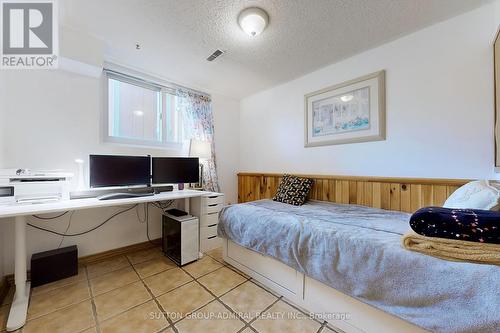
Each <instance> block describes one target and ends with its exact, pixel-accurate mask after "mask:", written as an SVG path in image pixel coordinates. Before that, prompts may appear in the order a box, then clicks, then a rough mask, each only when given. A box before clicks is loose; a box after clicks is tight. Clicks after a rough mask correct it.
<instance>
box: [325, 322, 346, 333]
mask: <svg viewBox="0 0 500 333" xmlns="http://www.w3.org/2000/svg"><path fill="white" fill-rule="evenodd" d="M329 325H330V324H329ZM321 333H345V332H344V331H343V330H341V329H340V328H334V329H332V328H331V327H328V326H325V328H323V330H322V331H321Z"/></svg>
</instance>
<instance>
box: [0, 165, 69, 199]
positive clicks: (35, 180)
mask: <svg viewBox="0 0 500 333" xmlns="http://www.w3.org/2000/svg"><path fill="white" fill-rule="evenodd" d="M72 177H73V174H71V173H65V172H53V171H29V170H22V169H18V170H0V204H15V203H17V204H22V203H47V202H54V201H60V200H69V190H70V182H71V178H72Z"/></svg>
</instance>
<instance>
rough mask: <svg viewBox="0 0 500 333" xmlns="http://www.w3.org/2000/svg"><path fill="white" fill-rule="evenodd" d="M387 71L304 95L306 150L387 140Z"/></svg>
mask: <svg viewBox="0 0 500 333" xmlns="http://www.w3.org/2000/svg"><path fill="white" fill-rule="evenodd" d="M385 114H386V110H385V70H381V71H378V72H375V73H371V74H368V75H365V76H362V77H358V78H356V79H353V80H350V81H346V82H343V83H340V84H336V85H333V86H330V87H327V88H324V89H321V90H318V91H314V92H312V93H309V94H306V95H305V96H304V147H306V148H307V147H317V146H326V145H337V144H348V143H358V142H367V141H380V140H385V137H386V126H385V122H386V117H385Z"/></svg>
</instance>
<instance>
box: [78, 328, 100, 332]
mask: <svg viewBox="0 0 500 333" xmlns="http://www.w3.org/2000/svg"><path fill="white" fill-rule="evenodd" d="M81 333H97V329H96V328H95V327H92V328H89V329H88V330H85V331H83V332H81Z"/></svg>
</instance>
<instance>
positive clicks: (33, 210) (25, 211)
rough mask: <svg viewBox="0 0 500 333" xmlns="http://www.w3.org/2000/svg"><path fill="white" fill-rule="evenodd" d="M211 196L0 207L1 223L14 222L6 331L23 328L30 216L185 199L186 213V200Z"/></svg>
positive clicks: (183, 194)
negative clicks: (12, 282) (11, 296)
mask: <svg viewBox="0 0 500 333" xmlns="http://www.w3.org/2000/svg"><path fill="white" fill-rule="evenodd" d="M206 195H210V192H202V191H193V190H183V191H173V192H165V193H161V194H156V195H153V196H149V197H139V198H127V199H117V200H103V201H101V200H97V199H95V198H90V199H75V200H64V201H58V202H51V203H44V204H12V205H5V206H0V219H1V218H7V217H14V218H15V268H14V277H15V284H16V293H15V295H14V300H13V302H12V305H11V308H10V313H9V319H8V321H7V331H9V332H10V331H15V330H17V329H19V328H21V327H23V326H24V324H25V323H26V315H27V312H28V302H29V295H30V283H29V282H27V268H26V261H27V259H28V258H27V251H26V217H27V216H30V215H38V214H47V213H57V212H65V211H73V210H82V209H92V208H99V207H111V206H123V205H131V204H132V205H134V204H140V203H147V202H156V201H167V200H179V199H185V202H186V204H185V210H187V211H189V199H190V198H194V197H202V196H206Z"/></svg>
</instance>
